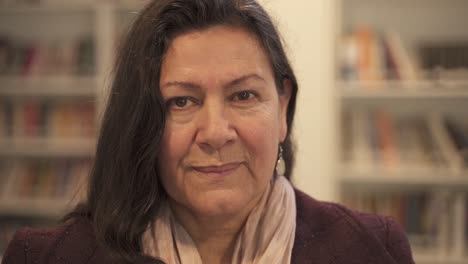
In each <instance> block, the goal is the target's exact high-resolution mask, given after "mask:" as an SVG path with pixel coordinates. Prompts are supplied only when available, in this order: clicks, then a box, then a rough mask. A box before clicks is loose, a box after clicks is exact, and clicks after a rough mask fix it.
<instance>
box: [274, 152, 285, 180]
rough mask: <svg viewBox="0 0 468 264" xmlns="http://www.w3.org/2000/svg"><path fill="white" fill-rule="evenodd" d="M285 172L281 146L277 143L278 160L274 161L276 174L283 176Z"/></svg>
mask: <svg viewBox="0 0 468 264" xmlns="http://www.w3.org/2000/svg"><path fill="white" fill-rule="evenodd" d="M285 172H286V163H285V162H284V159H283V146H282V145H281V144H279V150H278V161H276V175H277V176H283V175H284V173H285Z"/></svg>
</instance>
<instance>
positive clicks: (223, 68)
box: [160, 26, 273, 83]
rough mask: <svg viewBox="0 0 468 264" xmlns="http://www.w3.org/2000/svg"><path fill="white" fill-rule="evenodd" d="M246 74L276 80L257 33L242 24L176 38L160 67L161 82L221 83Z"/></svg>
mask: <svg viewBox="0 0 468 264" xmlns="http://www.w3.org/2000/svg"><path fill="white" fill-rule="evenodd" d="M246 74H257V75H259V76H261V77H262V78H269V79H273V74H272V70H271V65H270V63H269V60H268V56H267V55H266V52H265V50H264V48H263V46H262V45H261V43H260V41H259V40H258V39H257V37H256V35H254V34H252V33H250V32H249V31H247V30H246V29H243V28H241V27H231V26H214V27H210V28H208V29H204V30H201V31H192V32H189V33H186V34H182V35H180V36H178V37H176V38H175V39H174V40H173V41H172V42H171V44H170V46H169V48H168V50H167V53H166V55H165V58H164V60H163V64H162V67H161V80H160V82H161V83H164V82H166V81H175V80H185V79H190V80H191V81H198V82H201V83H203V82H213V81H215V82H222V81H229V80H230V79H233V78H236V77H238V76H242V75H246Z"/></svg>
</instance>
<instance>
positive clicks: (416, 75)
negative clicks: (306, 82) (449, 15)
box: [341, 26, 468, 82]
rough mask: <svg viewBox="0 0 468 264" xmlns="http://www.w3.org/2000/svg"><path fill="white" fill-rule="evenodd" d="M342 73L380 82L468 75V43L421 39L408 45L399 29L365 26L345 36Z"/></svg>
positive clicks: (363, 80) (367, 80) (352, 79)
mask: <svg viewBox="0 0 468 264" xmlns="http://www.w3.org/2000/svg"><path fill="white" fill-rule="evenodd" d="M341 46H342V47H341V50H342V54H341V77H342V79H343V80H347V81H360V82H369V81H371V82H379V81H383V80H400V81H414V80H419V79H436V80H437V79H452V80H453V79H463V80H466V79H468V43H467V42H460V41H457V42H452V41H446V42H441V43H431V42H428V43H424V42H423V43H420V44H418V47H413V49H409V48H408V47H407V46H405V43H404V41H403V40H402V38H401V37H400V35H399V34H398V33H397V32H394V31H391V30H388V31H385V32H377V31H375V30H372V29H371V28H368V27H365V26H362V27H357V28H355V29H354V30H353V31H352V32H350V33H348V34H346V35H345V36H344V37H343V40H342V44H341Z"/></svg>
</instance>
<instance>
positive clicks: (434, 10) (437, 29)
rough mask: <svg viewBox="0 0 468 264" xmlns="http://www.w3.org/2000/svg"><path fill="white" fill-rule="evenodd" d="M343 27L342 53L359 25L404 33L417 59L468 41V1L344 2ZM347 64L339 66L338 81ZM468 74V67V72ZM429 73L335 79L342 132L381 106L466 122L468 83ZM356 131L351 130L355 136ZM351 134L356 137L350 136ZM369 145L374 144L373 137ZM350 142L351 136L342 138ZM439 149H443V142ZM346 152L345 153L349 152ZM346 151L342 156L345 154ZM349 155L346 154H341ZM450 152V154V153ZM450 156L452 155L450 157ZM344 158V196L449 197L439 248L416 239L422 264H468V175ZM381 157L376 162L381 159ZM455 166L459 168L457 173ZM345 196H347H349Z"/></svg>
mask: <svg viewBox="0 0 468 264" xmlns="http://www.w3.org/2000/svg"><path fill="white" fill-rule="evenodd" d="M338 2H339V4H338V6H339V11H338V12H337V14H338V17H337V21H338V23H339V30H338V32H339V33H338V36H337V37H336V41H337V55H336V58H337V60H339V58H340V56H341V55H339V54H341V53H340V52H341V50H340V48H339V47H340V45H341V43H342V42H341V41H342V38H341V37H342V36H344V35H345V34H346V32H349V31H351V30H352V29H353V28H354V27H356V26H357V27H359V26H363V25H364V26H365V27H367V28H369V29H371V30H374V31H375V32H385V31H387V30H392V31H395V32H398V34H399V36H400V37H401V40H402V43H403V44H404V46H405V48H406V49H407V51H408V52H409V53H410V54H417V51H418V45H420V44H421V43H423V42H425V43H440V42H443V41H446V40H448V41H450V40H452V41H461V42H463V41H464V42H465V43H466V42H468V32H467V31H466V30H465V29H464V28H465V22H464V20H465V19H464V17H465V15H464V14H463V13H464V12H463V11H461V10H468V2H466V1H462V0H453V1H438V0H410V1H404V0H396V1H380V0H379V1H372V0H338ZM338 68H339V63H337V70H336V72H337V76H339V75H340V74H339V73H338V71H339V70H338ZM464 74H465V76H466V69H465V70H464ZM429 75H430V74H428V73H427V72H420V75H419V77H418V78H416V79H414V80H396V81H388V80H379V81H348V80H346V81H345V80H341V79H339V78H338V80H337V81H336V82H335V88H336V90H337V96H336V100H337V102H338V103H337V105H338V106H339V111H337V116H338V120H337V121H336V124H337V127H336V129H338V130H339V131H342V130H343V127H342V126H341V125H340V124H341V121H340V120H341V118H342V117H341V114H343V113H345V112H349V111H353V110H354V109H359V111H373V110H375V109H380V110H382V109H383V110H385V111H389V112H390V113H393V114H395V113H398V115H399V116H406V115H407V116H418V115H420V116H423V117H424V115H426V114H427V113H433V112H437V113H444V114H447V115H453V116H458V118H461V119H464V117H466V116H468V108H467V106H468V81H467V79H466V78H455V77H454V78H446V77H444V78H442V79H428V78H427V76H429ZM465 120H467V119H466V118H465ZM348 132H349V131H348ZM350 133H351V132H350ZM366 140H368V139H366ZM338 141H339V142H341V144H344V142H343V139H339V140H338ZM436 145H437V144H436ZM341 151H344V150H343V149H341ZM339 152H340V151H339ZM340 153H341V152H340ZM447 153H448V152H443V153H442V154H447ZM449 154H450V153H449ZM342 157H343V155H337V161H336V166H337V168H338V169H337V170H336V177H335V179H336V184H337V189H338V191H339V192H340V193H341V194H343V193H345V192H346V193H350V192H351V193H353V192H354V193H360V192H362V193H366V192H369V193H392V192H397V193H407V194H412V193H420V192H426V193H429V195H439V194H442V195H447V196H448V197H451V198H450V201H451V202H450V203H448V204H446V206H447V208H446V210H447V212H449V213H448V214H447V216H442V217H441V219H442V220H440V223H438V224H437V225H438V232H439V233H438V234H437V236H436V237H435V238H436V240H437V241H433V242H434V243H435V244H434V246H432V247H429V248H424V247H419V246H417V245H416V243H414V242H415V241H413V240H412V238H411V237H410V242H411V243H412V247H413V254H414V258H415V261H416V263H423V264H447V263H453V264H457V263H460V264H461V263H468V249H467V244H468V242H467V241H466V240H467V239H468V237H465V236H466V235H465V234H466V223H467V222H468V219H466V208H467V201H468V170H467V168H460V169H457V170H453V166H452V165H453V164H449V165H448V167H441V166H440V165H438V166H433V165H432V164H426V165H423V166H419V167H417V166H412V167H411V168H409V167H405V166H398V167H389V166H384V165H381V164H375V161H370V160H369V161H368V162H367V165H363V164H361V163H360V164H352V163H349V162H345V161H343V160H342ZM374 158H375V157H374ZM449 166H452V167H450V168H449ZM343 198H344V196H342V199H343Z"/></svg>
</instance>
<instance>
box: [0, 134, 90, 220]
mask: <svg viewBox="0 0 468 264" xmlns="http://www.w3.org/2000/svg"><path fill="white" fill-rule="evenodd" d="M94 143H95V142H94V139H65V140H50V139H12V140H0V157H1V156H4V157H5V156H7V157H64V156H65V157H90V156H92V155H93V151H94V145H95V144H94ZM0 211H1V210H0Z"/></svg>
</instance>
